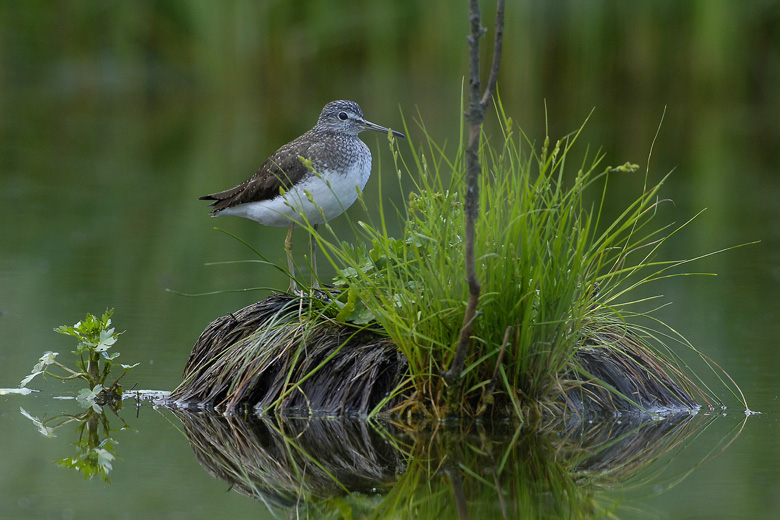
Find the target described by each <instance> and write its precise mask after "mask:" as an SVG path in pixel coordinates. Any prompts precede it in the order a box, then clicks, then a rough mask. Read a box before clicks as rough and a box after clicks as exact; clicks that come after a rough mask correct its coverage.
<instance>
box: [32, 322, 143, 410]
mask: <svg viewBox="0 0 780 520" xmlns="http://www.w3.org/2000/svg"><path fill="white" fill-rule="evenodd" d="M113 312H114V310H113V309H108V310H106V312H104V313H103V316H102V317H100V318H97V317H96V316H93V315H92V314H87V316H86V317H85V318H84V319H83V320H82V321H79V322H78V323H76V324H75V325H72V326H68V325H62V326H60V327H57V328H56V329H54V331H55V332H58V333H60V334H65V335H67V336H72V337H74V338H76V339H77V340H78V344H77V345H76V350H74V351H73V353H74V354H75V355H76V356H78V360H77V361H76V370H74V369H72V368H70V367H68V366H66V365H64V364H62V363H60V362H59V361H57V359H56V358H57V356H58V355H59V354H58V353H57V352H45V353H44V354H43V356H41V358H40V359H39V360H38V363H37V364H36V365H35V366H34V367H33V369H32V372H30V374H29V375H27V376H26V377H25V378H24V379H22V381H21V383H20V385H19V387H20V388H25V387H26V386H27V385H28V384H29V383H30V381H32V380H33V379H34V378H35V377H36V376H38V375H41V374H42V375H43V376H44V377H45V376H47V375H48V376H51V377H53V378H55V379H60V380H62V381H68V380H70V379H82V380H83V381H84V382H86V383H87V386H88V388H86V389H82V391H81V392H80V393H79V395H78V397H77V398H76V399H77V400H78V401H79V402H81V403H83V404H86V405H87V406H88V407H89V406H91V407H93V408H94V409H95V411H96V412H100V408H101V407H102V406H104V405H111V406H116V407H118V405H119V404H120V403H121V401H122V386H121V385H119V380H120V379H122V377H124V375H125V374H126V373H127V371H128V370H130V369H131V368H133V367H135V366H137V365H138V363H136V364H134V365H124V364H122V363H117V362H116V359H117V358H118V357H119V352H112V353H109V350H110V349H111V347H112V346H113V345H114V343H116V341H117V338H118V337H119V334H120V333H119V332H116V329H115V328H114V327H113V326H112V325H111V315H112V314H113ZM116 365H119V366H120V367H121V368H122V374H121V375H120V376H119V377H117V378H116V379H115V380H114V382H113V383H112V384H111V385H108V386H106V379H107V378H108V375H109V373H110V372H111V369H112V368H113V367H115V366H116ZM55 369H58V371H57V372H55V371H54V370H55Z"/></svg>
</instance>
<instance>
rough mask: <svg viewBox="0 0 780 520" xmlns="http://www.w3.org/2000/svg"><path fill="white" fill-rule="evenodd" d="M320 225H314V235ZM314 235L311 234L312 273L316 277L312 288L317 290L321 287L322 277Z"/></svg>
mask: <svg viewBox="0 0 780 520" xmlns="http://www.w3.org/2000/svg"><path fill="white" fill-rule="evenodd" d="M318 225H319V224H314V233H316V232H317V226H318ZM314 233H309V252H310V253H311V272H312V274H313V275H314V281H313V282H312V286H313V287H314V288H315V289H318V288H319V287H320V276H319V274H318V273H317V251H316V249H315V247H316V245H315V244H314V242H315V241H314Z"/></svg>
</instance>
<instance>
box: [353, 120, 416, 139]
mask: <svg viewBox="0 0 780 520" xmlns="http://www.w3.org/2000/svg"><path fill="white" fill-rule="evenodd" d="M360 123H361V125H362V126H363V129H364V130H373V131H375V132H382V133H383V134H386V133H387V132H392V133H393V135H394V136H396V137H403V138H404V139H406V136H405V135H404V134H402V133H401V132H396V131H395V130H390V129H389V128H385V127H384V126H380V125H376V124H374V123H372V122H371V121H366V120H365V119H364V120H362V121H361V122H360Z"/></svg>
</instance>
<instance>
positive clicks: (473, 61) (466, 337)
mask: <svg viewBox="0 0 780 520" xmlns="http://www.w3.org/2000/svg"><path fill="white" fill-rule="evenodd" d="M469 21H470V25H471V32H470V34H469V36H468V37H467V39H468V42H469V110H468V112H467V113H466V114H465V117H466V121H468V123H469V141H468V146H467V148H466V201H465V205H464V213H465V227H466V229H465V247H466V251H465V256H466V281H467V283H468V286H469V298H468V302H467V303H466V314H465V316H464V317H463V327H462V328H461V331H460V337H459V339H458V345H457V347H456V349H455V356H453V358H452V363H451V364H450V368H449V370H447V372H445V373H444V381H445V382H446V383H447V387H448V391H447V404H448V407H447V408H448V412H449V413H450V414H452V413H453V410H454V409H455V406H454V404H455V402H456V400H457V398H458V395H459V393H460V387H461V373H462V372H463V364H464V362H465V361H466V353H467V351H468V346H469V342H470V340H471V334H472V330H473V328H474V319H475V318H476V316H477V304H478V302H479V295H480V291H481V286H480V283H479V280H478V279H477V265H476V259H475V256H474V241H475V236H474V222H475V220H476V218H477V214H478V211H479V204H478V203H479V175H480V173H481V171H482V165H481V164H479V137H480V132H481V130H482V122H483V121H484V120H485V111H486V109H487V107H488V104H489V103H490V99H491V98H492V96H493V93H494V92H495V89H496V82H497V81H498V66H499V63H500V61H501V47H502V40H503V35H504V0H498V4H497V6H496V35H495V41H494V44H493V63H492V66H491V69H490V76H489V78H488V84H487V86H486V87H485V91H484V92H480V90H481V84H480V79H479V69H480V65H479V39H480V38H481V37H482V35H483V34H485V28H484V27H482V21H481V14H480V10H479V0H469Z"/></svg>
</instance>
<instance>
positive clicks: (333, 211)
mask: <svg viewBox="0 0 780 520" xmlns="http://www.w3.org/2000/svg"><path fill="white" fill-rule="evenodd" d="M360 144H362V145H363V146H366V145H365V144H364V143H363V142H362V141H360ZM366 148H367V147H366ZM366 151H367V150H366ZM359 157H360V158H359V159H358V160H356V161H354V162H353V163H352V164H351V165H349V167H348V168H347V169H345V170H340V171H334V170H333V169H330V168H329V165H328V164H327V163H325V164H323V165H320V166H319V169H320V171H319V172H318V173H316V174H315V173H314V172H312V173H311V174H310V175H308V176H306V177H305V178H304V179H303V180H302V181H301V182H299V183H297V184H295V185H294V186H292V187H291V188H290V189H289V190H287V191H286V192H285V193H284V194H283V195H279V196H277V197H274V198H273V199H269V200H263V201H259V202H247V203H245V204H239V205H237V206H233V207H230V208H225V209H223V210H222V211H220V212H219V213H218V215H220V216H221V215H235V216H238V217H244V218H248V219H251V220H254V221H257V222H259V223H260V224H263V225H265V226H288V225H289V224H290V223H295V224H297V225H301V224H303V220H302V218H301V215H304V216H305V217H306V221H308V223H309V224H311V225H316V224H322V223H323V222H327V221H329V220H331V219H333V218H335V217H337V216H339V215H341V214H342V213H344V211H346V210H347V208H349V207H350V206H351V205H352V204H353V203H354V202H355V201H356V200H357V197H358V190H362V189H363V188H364V187H365V185H366V183H367V182H368V177H369V176H370V175H371V154H370V152H369V153H368V154H365V155H359Z"/></svg>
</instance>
